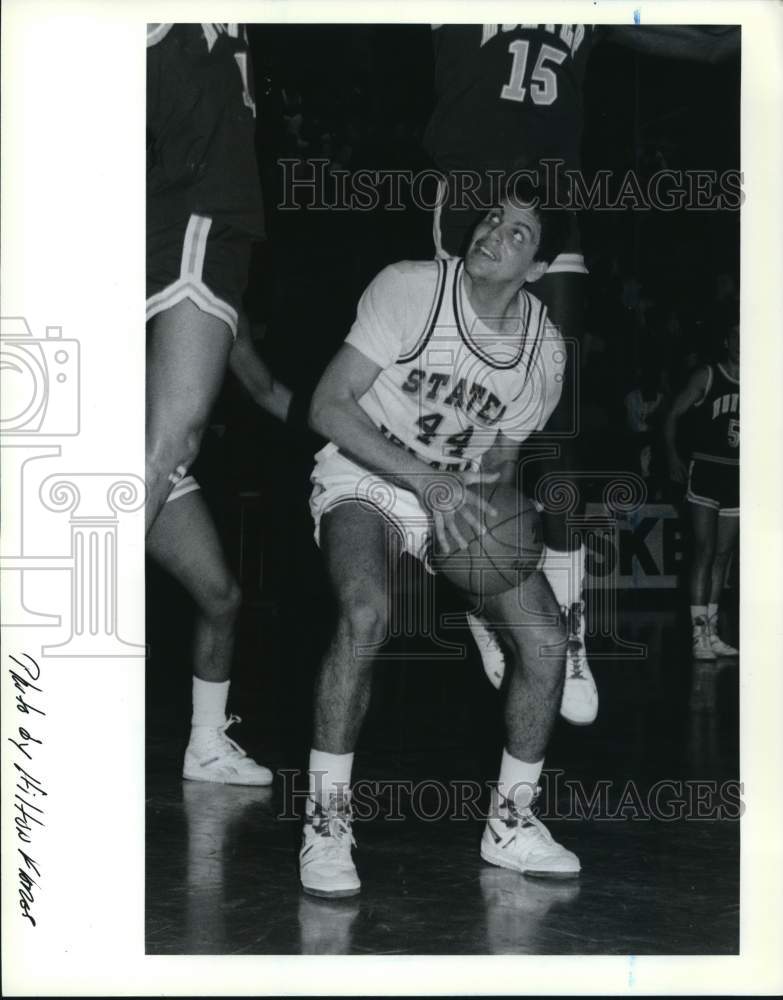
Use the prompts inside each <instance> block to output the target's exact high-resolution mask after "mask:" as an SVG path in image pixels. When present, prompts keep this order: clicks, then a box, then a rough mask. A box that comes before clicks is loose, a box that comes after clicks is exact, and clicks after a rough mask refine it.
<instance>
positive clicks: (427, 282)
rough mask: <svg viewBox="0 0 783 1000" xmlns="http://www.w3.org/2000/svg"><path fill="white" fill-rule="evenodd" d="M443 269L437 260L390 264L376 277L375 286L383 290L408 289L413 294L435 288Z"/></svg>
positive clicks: (402, 261)
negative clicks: (416, 291) (417, 290)
mask: <svg viewBox="0 0 783 1000" xmlns="http://www.w3.org/2000/svg"><path fill="white" fill-rule="evenodd" d="M442 268H443V265H442V263H440V262H438V261H437V260H399V261H397V262H396V263H395V264H388V265H387V266H386V267H384V269H383V270H382V271H379V272H378V274H377V275H376V276H375V279H374V281H373V284H374V285H375V286H376V287H382V288H387V287H388V288H403V287H404V288H406V289H408V290H409V291H411V292H415V290H416V289H426V288H428V287H430V286H434V285H435V284H436V282H437V280H438V276H439V275H440V273H441V270H442Z"/></svg>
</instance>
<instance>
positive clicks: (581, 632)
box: [560, 601, 598, 726]
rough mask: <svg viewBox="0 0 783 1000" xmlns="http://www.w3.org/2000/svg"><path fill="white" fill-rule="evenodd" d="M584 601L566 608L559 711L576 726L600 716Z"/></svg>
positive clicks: (586, 723)
mask: <svg viewBox="0 0 783 1000" xmlns="http://www.w3.org/2000/svg"><path fill="white" fill-rule="evenodd" d="M584 607H585V606H584V601H579V602H576V603H574V604H572V605H571V610H570V612H568V611H567V609H565V608H564V609H563V613H564V614H565V618H566V622H567V624H568V639H567V642H566V673H565V682H564V684H563V698H562V701H561V702H560V714H561V715H562V716H563V718H564V719H566V720H567V721H568V722H570V723H572V724H573V725H575V726H589V725H590V723H591V722H594V721H595V717H596V716H597V715H598V689H597V688H596V686H595V681H594V680H593V674H592V672H591V670H590V667H589V666H588V663H587V649H586V648H585V625H584Z"/></svg>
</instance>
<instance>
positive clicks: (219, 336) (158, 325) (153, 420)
mask: <svg viewBox="0 0 783 1000" xmlns="http://www.w3.org/2000/svg"><path fill="white" fill-rule="evenodd" d="M149 326H150V329H149V332H148V337H147V429H146V439H147V440H146V463H145V476H146V482H147V502H146V512H145V522H146V530H147V531H149V530H150V527H151V526H152V524H153V523H154V521H155V518H156V517H157V516H158V514H159V513H160V510H161V507H162V506H163V504H164V503H165V500H166V497H167V496H168V494H169V492H170V491H171V489H172V485H173V484H174V483H175V482H176V481H177V478H178V477H180V476H182V475H184V473H185V472H186V471H187V469H188V468H189V467H190V465H191V463H192V462H193V460H194V459H195V457H196V455H197V454H198V451H199V447H200V445H201V438H202V435H203V433H204V428H205V426H206V423H207V419H208V417H209V414H210V411H211V409H212V407H213V406H214V403H215V399H216V398H217V394H218V392H219V390H220V386H221V385H222V383H223V378H224V376H225V373H226V365H227V363H228V355H229V353H230V351H231V347H232V344H233V336H232V331H231V329H230V327H229V326H228V325H227V324H226V323H225V322H224V321H223V320H220V319H218V318H217V317H216V316H214V315H212V314H210V313H207V312H204V311H202V310H201V309H199V307H198V306H197V305H195V303H194V302H192V301H191V300H190V299H188V298H186V299H183V300H182V301H180V302H178V303H177V304H176V305H174V306H172V307H171V308H170V309H166V310H165V311H163V312H160V313H158V314H157V315H156V316H154V317H153V318H152V319H151V320H150V324H149Z"/></svg>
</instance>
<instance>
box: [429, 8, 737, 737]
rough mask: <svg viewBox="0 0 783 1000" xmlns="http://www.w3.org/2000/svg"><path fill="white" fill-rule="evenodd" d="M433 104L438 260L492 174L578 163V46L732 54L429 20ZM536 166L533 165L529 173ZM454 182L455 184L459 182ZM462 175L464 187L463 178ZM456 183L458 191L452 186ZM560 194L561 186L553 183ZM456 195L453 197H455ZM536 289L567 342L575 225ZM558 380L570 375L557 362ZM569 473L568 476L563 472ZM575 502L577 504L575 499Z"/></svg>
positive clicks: (486, 654) (566, 456) (454, 249)
mask: <svg viewBox="0 0 783 1000" xmlns="http://www.w3.org/2000/svg"><path fill="white" fill-rule="evenodd" d="M432 27H433V46H434V50H435V89H436V97H437V101H436V105H435V109H434V111H433V115H432V118H431V120H430V122H429V124H428V126H427V129H426V132H425V134H424V146H425V148H426V149H427V151H428V152H429V154H430V155H431V157H432V159H433V161H434V162H435V163H436V164H437V165H438V167H439V168H440V169H441V170H442V171H443V173H444V177H445V180H444V187H443V189H442V194H443V195H444V203H443V204H442V205H439V207H438V209H437V211H436V213H435V218H434V230H433V236H434V241H435V248H436V252H437V254H438V256H459V255H461V254H462V253H463V251H464V248H465V241H466V239H468V238H469V236H470V233H471V231H472V229H473V226H474V225H475V222H476V219H477V217H478V215H479V214H480V210H479V209H478V207H477V206H476V205H475V204H472V201H471V200H472V198H474V197H475V196H476V193H478V191H479V190H480V188H478V187H476V181H477V180H479V179H481V181H482V184H481V188H483V187H484V186H485V185H487V184H489V178H490V176H491V174H492V173H493V172H494V173H495V174H500V175H501V176H508V175H509V174H510V173H512V172H513V171H515V170H519V169H527V168H535V169H539V168H541V164H542V163H543V162H546V161H550V162H551V163H559V164H560V166H561V168H564V169H566V170H578V168H579V164H580V146H581V139H582V127H583V97H582V90H583V84H584V78H585V71H586V68H587V63H588V60H589V58H590V53H591V52H592V51H593V50H594V48H595V46H596V45H597V44H598V43H600V42H601V41H602V40H604V41H611V42H614V43H617V44H621V45H624V46H627V47H629V48H632V49H635V50H637V51H639V52H643V53H647V54H651V55H660V56H664V57H666V58H672V59H685V60H692V61H696V62H702V63H715V62H719V61H721V60H724V59H728V58H731V57H732V56H733V55H735V54H736V53H737V52H738V49H739V35H740V33H739V29H738V28H737V27H736V26H732V25H711V26H710V25H698V26H689V25H648V24H645V25H590V24H440V25H433V26H432ZM541 169H543V168H541ZM460 177H461V180H460ZM468 182H470V184H468ZM461 185H464V187H461ZM563 190H564V191H565V190H567V188H566V187H565V186H564V187H563ZM460 192H461V193H460ZM562 250H563V252H561V253H560V254H558V257H557V258H556V259H555V260H554V261H553V262H552V265H551V266H550V267H549V269H548V271H547V273H546V274H545V275H543V276H542V277H541V279H540V281H539V283H538V285H537V294H538V297H539V298H540V299H541V301H542V302H544V304H545V305H546V306H547V309H548V310H549V314H550V316H551V317H552V319H553V321H554V322H555V323H556V324H557V325H558V326H559V327H560V330H561V332H562V333H563V336H564V337H566V338H567V339H568V340H570V341H573V340H577V341H578V340H581V337H582V318H581V313H582V302H583V298H584V294H585V289H584V286H585V281H586V276H587V268H586V267H585V262H584V258H583V256H582V250H581V245H580V237H579V229H578V226H577V225H576V220H575V219H574V223H573V226H572V229H571V232H570V233H569V236H568V239H567V241H566V243H565V244H564V245H563V248H562ZM568 377H569V378H573V377H576V371H575V370H574V367H573V366H569V372H568ZM572 396H573V394H572V393H570V392H568V391H565V392H564V393H563V395H562V398H561V404H560V406H559V407H558V408H557V410H556V411H555V412H554V414H553V416H552V421H551V423H550V429H551V430H553V431H555V430H560V431H561V432H562V434H561V438H560V440H559V443H558V448H559V451H560V454H559V457H557V458H555V459H547V460H546V461H545V463H544V464H545V465H546V467H547V470H548V473H549V474H550V475H553V474H556V475H557V476H558V477H561V478H562V479H563V480H564V482H565V483H566V484H567V485H568V488H569V490H570V491H573V493H574V496H576V497H580V494H581V483H580V480H579V478H578V470H580V469H581V468H582V467H583V465H582V463H583V461H584V457H583V456H581V455H580V453H579V448H578V439H576V438H574V437H573V436H570V435H569V434H567V433H566V432H568V431H570V429H571V426H572V423H573V420H574V419H575V418H574V415H573V414H571V413H570V412H568V411H569V407H570V406H572V405H573V404H572V403H571V399H572ZM575 473H576V474H577V475H575ZM583 503H584V500H583V499H581V498H580V499H579V504H580V505H582V504H583ZM542 520H543V526H544V537H545V541H546V547H545V555H544V564H543V569H544V573H545V574H546V576H547V579H548V580H549V582H550V584H551V586H552V588H553V590H554V593H555V596H556V597H557V598H558V601H559V603H560V605H561V608H562V610H563V614H564V616H565V618H566V621H567V623H568V631H569V636H568V648H567V653H566V656H567V669H566V682H565V688H564V696H563V703H562V705H561V708H560V711H561V714H562V715H563V716H564V718H566V719H568V720H569V721H570V722H572V723H575V724H577V725H586V724H589V723H591V722H592V721H593V720H594V719H595V717H596V714H597V712H598V691H597V689H596V686H595V682H594V680H593V677H592V674H591V671H590V668H589V665H588V661H587V650H586V646H585V615H584V612H585V602H584V594H583V586H584V574H585V561H586V552H585V548H584V546H583V545H582V544H580V543H579V539H578V535H579V533H574V532H570V531H569V526H568V523H567V522H568V514H567V513H563V512H562V511H560V510H558V509H554V510H546V509H544V511H543V514H542ZM468 622H469V624H470V626H471V630H472V632H473V635H474V638H475V640H476V643H477V645H478V648H479V651H480V653H481V656H482V660H483V662H484V669H485V671H486V674H487V676H488V677H489V679H490V680H491V681H492V683H493V684H494V685H495V686H496V687H497V686H498V685H499V684H500V682H501V680H502V677H503V671H504V663H503V655H502V650H501V649H500V648H499V647H498V645H497V643H496V642H495V641H494V639H493V636H492V633H491V631H490V630H487V629H486V628H484V626H483V625H482V623H481V621H480V619H479V618H477V617H475V616H473V615H469V616H468Z"/></svg>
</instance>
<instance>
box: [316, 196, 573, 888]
mask: <svg viewBox="0 0 783 1000" xmlns="http://www.w3.org/2000/svg"><path fill="white" fill-rule="evenodd" d="M531 194H532V192H525V193H523V192H520V191H519V190H517V191H515V192H514V194H513V196H512V197H511V198H509V197H506V198H505V199H504V200H503V201H502V202H501V204H500V205H499V206H498V207H497V208H495V209H493V210H492V211H490V212H489V213H488V215H487V216H486V217H485V218H484V219H483V220H482V221H481V222H480V223H479V225H478V226H477V228H476V230H475V234H474V238H473V241H472V243H471V246H470V248H469V250H468V252H467V254H466V256H465V258H464V260H461V259H460V260H451V261H427V262H417V263H413V262H402V263H400V264H396V265H391V266H390V267H387V268H386V269H385V270H383V271H382V272H381V273H380V274H379V275H378V276H377V277H376V278H375V279H374V281H373V282H372V283H371V284H370V286H369V287H368V288H367V290H366V291H365V293H364V295H363V296H362V299H361V301H360V303H359V307H358V314H357V319H356V322H355V323H354V325H353V327H352V329H351V331H350V333H349V335H348V337H347V339H346V342H345V344H344V345H343V346H342V348H341V349H340V350H339V351H338V353H337V355H336V356H335V357H334V359H333V360H332V362H331V363H330V365H329V366H328V368H327V369H326V372H325V373H324V375H323V377H322V379H321V381H320V383H319V385H318V387H317V389H316V391H315V394H314V397H313V402H312V406H311V411H310V414H311V417H310V419H311V425H312V427H313V429H314V430H316V431H318V432H319V433H321V434H322V435H323V436H325V437H326V438H327V439H328V440H329V444H327V445H326V447H325V448H323V449H322V450H321V451H320V452H319V454H318V455H317V456H316V465H315V469H314V471H313V475H312V481H313V493H312V497H311V510H312V513H313V518H314V521H315V530H316V538H317V540H318V542H319V544H320V546H321V549H322V551H323V555H324V559H325V561H326V565H327V570H328V573H329V577H330V580H331V584H332V588H333V591H334V595H335V598H336V604H337V609H338V620H337V625H336V629H335V633H334V637H333V639H332V642H331V645H330V647H329V649H328V651H327V653H326V656H325V658H324V660H323V663H322V665H321V669H320V673H319V677H318V680H317V682H316V703H315V720H314V734H313V746H312V750H311V754H310V761H309V794H308V799H307V806H306V817H305V824H304V831H303V842H302V848H301V852H300V877H301V882H302V886H303V888H304V889H305V891H306V892H309V893H311V894H313V895H320V896H350V895H354V894H355V893H357V892H358V891H359V889H360V881H359V878H358V875H357V871H356V867H355V865H354V863H353V859H352V855H351V845H352V843H353V837H352V833H351V819H352V817H351V805H350V790H349V789H350V781H351V770H352V764H353V755H354V749H355V747H356V744H357V740H358V738H359V733H360V729H361V725H362V720H363V718H364V715H365V713H366V710H367V705H368V701H369V696H370V684H371V673H372V664H373V651H374V650H375V649H377V648H378V647H379V645H380V644H381V643H382V642H383V640H384V638H385V637H386V634H387V621H388V608H389V601H388V598H387V591H386V588H387V586H393V585H394V582H393V580H394V573H395V569H396V565H397V561H398V558H399V556H400V554H401V553H402V552H404V551H407V552H409V553H410V554H411V555H413V556H414V557H417V558H419V559H422V560H424V561H425V565H426V554H427V550H428V547H429V545H430V543H431V540H432V539H431V535H432V533H433V532H434V534H435V536H436V538H437V542H438V545H439V548H440V549H441V550H442V551H449V550H451V549H454V548H455V547H463V546H464V544H465V542H464V539H463V538H462V537H461V535H460V532H459V530H458V527H457V524H456V523H455V505H456V503H458V502H459V501H460V499H461V500H462V513H463V516H464V517H465V518H466V520H468V522H469V523H471V524H472V525H473V527H474V529H475V530H477V531H478V530H480V525H481V521H482V515H483V511H484V504H483V501H482V500H481V499H479V497H478V494H477V493H476V492H471V491H468V490H466V489H465V487H467V486H470V485H471V484H473V483H478V482H479V481H481V480H482V478H483V481H485V482H487V481H497V480H501V481H507V482H510V483H516V481H517V456H518V451H519V445H520V443H521V442H522V441H524V440H525V438H526V437H527V436H528V435H529V434H530V433H532V432H533V431H535V430H539V429H541V428H543V427H544V425H545V424H546V421H547V419H548V417H549V414H550V413H551V412H552V410H553V408H554V406H555V405H556V403H557V400H558V399H559V397H560V392H561V387H560V386H561V382H562V378H563V369H564V361H565V355H564V350H563V341H562V338H561V336H560V333H559V331H558V330H557V328H556V327H555V326H553V325H552V324H551V323H549V322H548V320H547V315H546V310H545V308H544V307H543V305H542V304H541V303H540V302H539V301H538V300H537V299H536V298H535V297H534V296H533V295H531V294H530V293H528V292H527V290H526V289H525V288H523V286H524V285H525V283H526V282H530V281H533V280H534V279H535V278H536V277H537V276H538V275H539V274H541V273H543V271H544V270H545V269H546V266H547V263H548V261H549V260H551V259H552V258H553V256H554V255H556V253H557V252H558V249H559V246H560V242H561V240H562V238H563V234H564V226H563V223H564V221H565V220H563V218H562V214H561V213H560V212H559V211H541V210H540V209H539V208H538V207H534V206H537V204H538V202H537V201H536V200H535V197H534V196H533V198H532V199H531ZM484 609H485V612H486V614H487V616H488V618H489V620H490V621H491V622H493V624H494V625H495V626H496V628H497V630H498V633H499V635H500V636H501V641H502V642H503V644H504V646H505V648H506V650H507V657H508V662H509V665H510V667H511V670H512V673H511V677H510V678H509V682H508V687H507V700H506V704H505V729H506V738H505V749H504V751H503V757H502V761H501V765H500V776H499V782H498V787H497V789H495V790H493V794H492V806H491V812H490V818H489V819H488V821H487V824H486V827H485V831H484V836H483V839H482V843H481V856H482V857H483V858H484V859H485V860H486V861H488V862H490V863H491V864H496V865H500V866H502V867H506V868H511V869H513V870H516V871H519V872H521V873H527V874H530V875H535V876H553V877H559V878H563V877H575V876H576V875H578V873H579V868H580V866H579V861H578V859H577V858H576V856H575V855H574V854H572V853H571V852H570V851H568V850H566V849H565V848H564V847H562V846H561V845H559V844H558V843H556V842H555V841H554V839H553V838H552V836H551V835H550V834H549V832H548V831H547V829H546V828H545V827H544V825H543V824H542V823H541V822H540V821H539V820H538V819H537V818H536V817H535V816H534V815H533V813H532V811H531V804H532V801H533V799H534V798H535V794H536V788H537V783H538V780H539V776H540V774H541V770H542V767H543V763H544V754H545V751H546V746H547V743H548V741H549V736H550V733H551V730H552V726H553V723H554V721H555V718H556V716H557V712H558V708H559V705H560V701H561V697H562V689H563V676H564V668H565V641H564V640H565V628H564V625H563V623H562V620H561V618H560V615H559V613H558V606H557V603H556V601H555V598H554V596H553V594H552V590H551V588H550V586H549V584H548V583H547V581H546V578H545V577H544V575H543V574H542V573H541V572H539V571H535V572H533V573H532V574H531V575H530V576H529V577H528V578H527V579H526V580H525V582H524V583H523V584H522V585H521V586H520V587H518V588H515V589H512V590H510V591H508V592H506V593H503V594H500V595H497V596H494V597H489V598H485V601H484Z"/></svg>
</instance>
